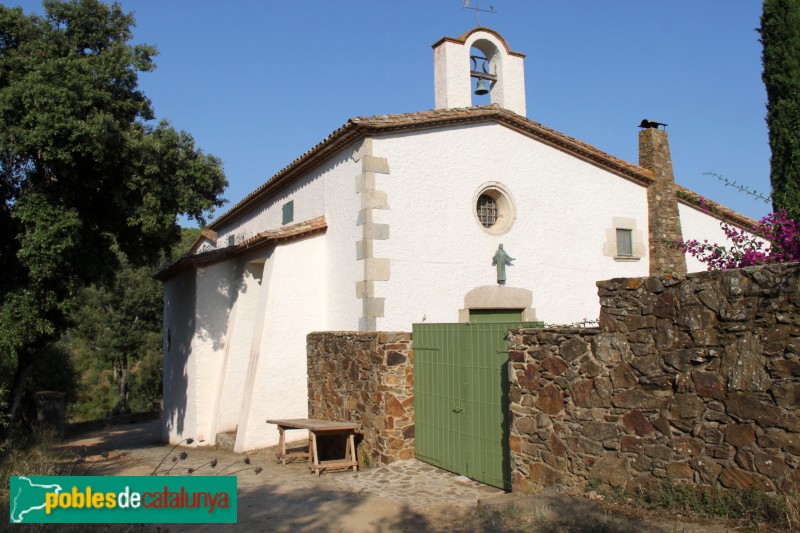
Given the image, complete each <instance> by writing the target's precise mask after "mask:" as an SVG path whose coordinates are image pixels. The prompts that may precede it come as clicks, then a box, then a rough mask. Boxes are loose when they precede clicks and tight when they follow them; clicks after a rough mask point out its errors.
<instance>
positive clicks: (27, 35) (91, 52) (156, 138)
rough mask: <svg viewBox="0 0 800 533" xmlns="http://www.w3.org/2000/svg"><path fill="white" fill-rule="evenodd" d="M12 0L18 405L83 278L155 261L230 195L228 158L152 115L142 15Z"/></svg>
mask: <svg viewBox="0 0 800 533" xmlns="http://www.w3.org/2000/svg"><path fill="white" fill-rule="evenodd" d="M44 8H45V15H44V16H42V17H40V16H36V15H26V14H25V13H23V11H22V10H21V9H20V8H8V7H5V6H2V5H0V123H1V124H2V125H3V127H2V128H0V197H1V198H2V203H0V271H2V272H3V275H2V276H0V357H2V358H3V361H0V363H2V364H3V366H2V369H3V370H4V372H5V373H4V375H3V376H0V377H2V378H3V379H4V380H5V381H7V382H8V381H10V382H11V389H10V390H11V399H10V402H9V404H10V406H9V410H10V414H11V415H12V417H13V416H14V415H15V414H16V410H17V408H18V406H19V402H20V399H21V397H22V393H23V391H24V384H25V382H26V377H27V375H28V373H29V372H30V370H31V368H33V364H34V362H35V361H36V358H37V357H41V356H42V353H43V349H44V348H45V346H47V344H48V343H49V342H51V341H53V340H55V339H56V338H57V336H58V335H59V333H60V332H62V331H63V330H64V328H65V327H66V325H67V320H66V317H67V316H69V315H70V314H71V313H72V312H73V310H74V308H75V306H76V302H77V299H76V296H77V295H78V294H79V292H80V288H81V287H83V286H85V285H87V284H90V283H93V282H97V283H103V284H106V285H108V284H110V280H112V279H113V278H114V275H115V274H116V272H117V271H118V270H119V266H120V263H119V257H120V256H119V255H118V253H117V250H118V251H119V252H121V253H122V254H124V256H125V257H127V258H128V260H129V261H130V262H131V263H132V264H134V265H145V264H148V263H151V262H153V261H156V260H157V259H158V257H159V256H161V254H162V253H165V252H166V251H168V250H169V248H170V247H171V245H172V244H173V243H175V242H176V241H177V240H178V239H179V238H180V227H179V226H178V224H177V220H176V216H177V215H178V214H184V215H186V216H188V217H189V218H191V219H194V220H196V221H198V222H199V223H200V224H201V225H202V224H204V222H205V219H204V214H205V213H207V212H208V211H209V210H211V209H213V208H214V207H216V206H220V205H222V200H221V199H220V194H221V193H222V191H223V190H224V187H225V185H227V182H226V180H225V176H224V173H223V171H222V168H221V163H220V161H219V160H218V159H216V158H215V157H213V156H210V155H207V154H204V153H202V151H200V150H198V149H196V148H195V146H194V141H193V139H192V137H191V136H190V135H189V134H187V133H185V132H178V131H175V130H174V129H173V128H171V127H170V126H169V124H167V123H166V122H161V123H160V124H158V125H150V124H149V123H148V121H150V120H152V118H153V111H152V109H151V106H150V102H149V101H148V99H147V98H146V97H145V95H144V94H143V93H142V92H141V91H140V90H139V88H138V85H137V83H138V77H137V76H138V73H139V72H147V71H150V70H152V69H153V68H154V63H153V57H154V55H155V53H156V51H155V49H154V48H153V47H151V46H148V45H132V44H130V43H129V40H130V39H131V36H132V33H131V27H132V26H133V22H134V20H133V17H132V15H130V14H126V13H124V12H123V11H122V10H121V8H120V6H119V5H118V4H112V5H106V4H103V3H102V2H100V1H98V0H73V1H69V2H66V1H59V0H46V1H45V2H44Z"/></svg>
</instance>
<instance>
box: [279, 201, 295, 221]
mask: <svg viewBox="0 0 800 533" xmlns="http://www.w3.org/2000/svg"><path fill="white" fill-rule="evenodd" d="M292 220H294V200H292V201H290V202H286V203H285V204H283V222H282V223H281V224H288V223H289V222H291V221H292Z"/></svg>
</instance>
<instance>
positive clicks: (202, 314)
mask: <svg viewBox="0 0 800 533" xmlns="http://www.w3.org/2000/svg"><path fill="white" fill-rule="evenodd" d="M235 266H236V265H235V262H233V261H226V262H222V263H217V264H213V265H209V266H207V267H203V268H198V269H197V275H196V303H195V321H196V327H195V331H194V338H193V339H192V357H193V358H194V366H193V375H190V376H189V378H190V380H192V381H193V386H194V394H193V395H192V396H191V397H193V398H194V405H195V419H196V423H195V434H194V435H189V436H191V437H193V438H194V439H195V440H196V443H195V444H196V445H198V446H213V445H214V444H215V442H214V439H215V437H216V432H215V431H214V426H215V421H216V414H217V409H216V406H217V390H218V382H219V381H218V378H219V375H220V373H221V372H222V368H223V363H224V359H225V349H226V343H227V331H228V318H229V316H230V312H231V308H232V306H233V303H234V301H235V297H236V292H237V288H236V284H237V280H238V271H237V268H235Z"/></svg>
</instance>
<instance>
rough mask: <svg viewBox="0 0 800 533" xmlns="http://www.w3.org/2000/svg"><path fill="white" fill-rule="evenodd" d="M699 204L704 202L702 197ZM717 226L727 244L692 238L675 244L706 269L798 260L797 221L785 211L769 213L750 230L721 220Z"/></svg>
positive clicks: (799, 226)
mask: <svg viewBox="0 0 800 533" xmlns="http://www.w3.org/2000/svg"><path fill="white" fill-rule="evenodd" d="M700 205H701V206H705V205H706V204H705V201H704V199H702V198H701V199H700ZM720 227H721V228H722V231H723V232H724V233H725V236H726V237H727V238H728V240H729V241H730V242H731V244H730V245H729V246H723V245H721V244H717V243H713V244H712V243H709V242H708V240H704V241H703V242H700V241H698V240H696V239H692V240H688V241H682V242H679V243H676V244H675V246H676V247H677V248H679V249H680V250H682V251H683V252H684V253H687V254H689V255H690V256H692V257H694V258H696V259H698V260H699V261H700V262H701V263H704V264H706V265H708V269H709V270H723V269H728V268H741V267H746V266H753V265H764V264H767V263H789V262H794V261H800V224H798V223H797V222H796V221H794V220H792V219H791V218H789V216H788V215H787V214H786V211H778V212H777V213H770V214H769V215H767V216H765V217H764V218H762V219H761V220H760V221H759V222H757V223H756V225H755V226H753V228H751V229H750V230H741V229H739V228H736V227H734V226H731V225H730V224H728V223H727V222H721V223H720Z"/></svg>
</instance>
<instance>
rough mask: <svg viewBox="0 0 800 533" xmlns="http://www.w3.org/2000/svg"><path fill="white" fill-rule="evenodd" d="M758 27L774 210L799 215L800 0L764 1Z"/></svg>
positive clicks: (799, 218) (796, 218) (795, 218)
mask: <svg viewBox="0 0 800 533" xmlns="http://www.w3.org/2000/svg"><path fill="white" fill-rule="evenodd" d="M759 32H760V33H761V43H762V44H763V47H764V49H763V55H762V59H763V63H764V73H763V80H764V85H765V86H766V89H767V102H768V103H767V126H768V127H769V145H770V148H771V150H772V159H771V162H770V163H771V173H770V181H771V184H772V202H773V210H774V212H776V213H777V212H779V211H781V210H785V211H786V212H788V213H789V216H790V217H791V218H793V219H794V220H800V0H764V8H763V14H762V16H761V28H760V29H759Z"/></svg>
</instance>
